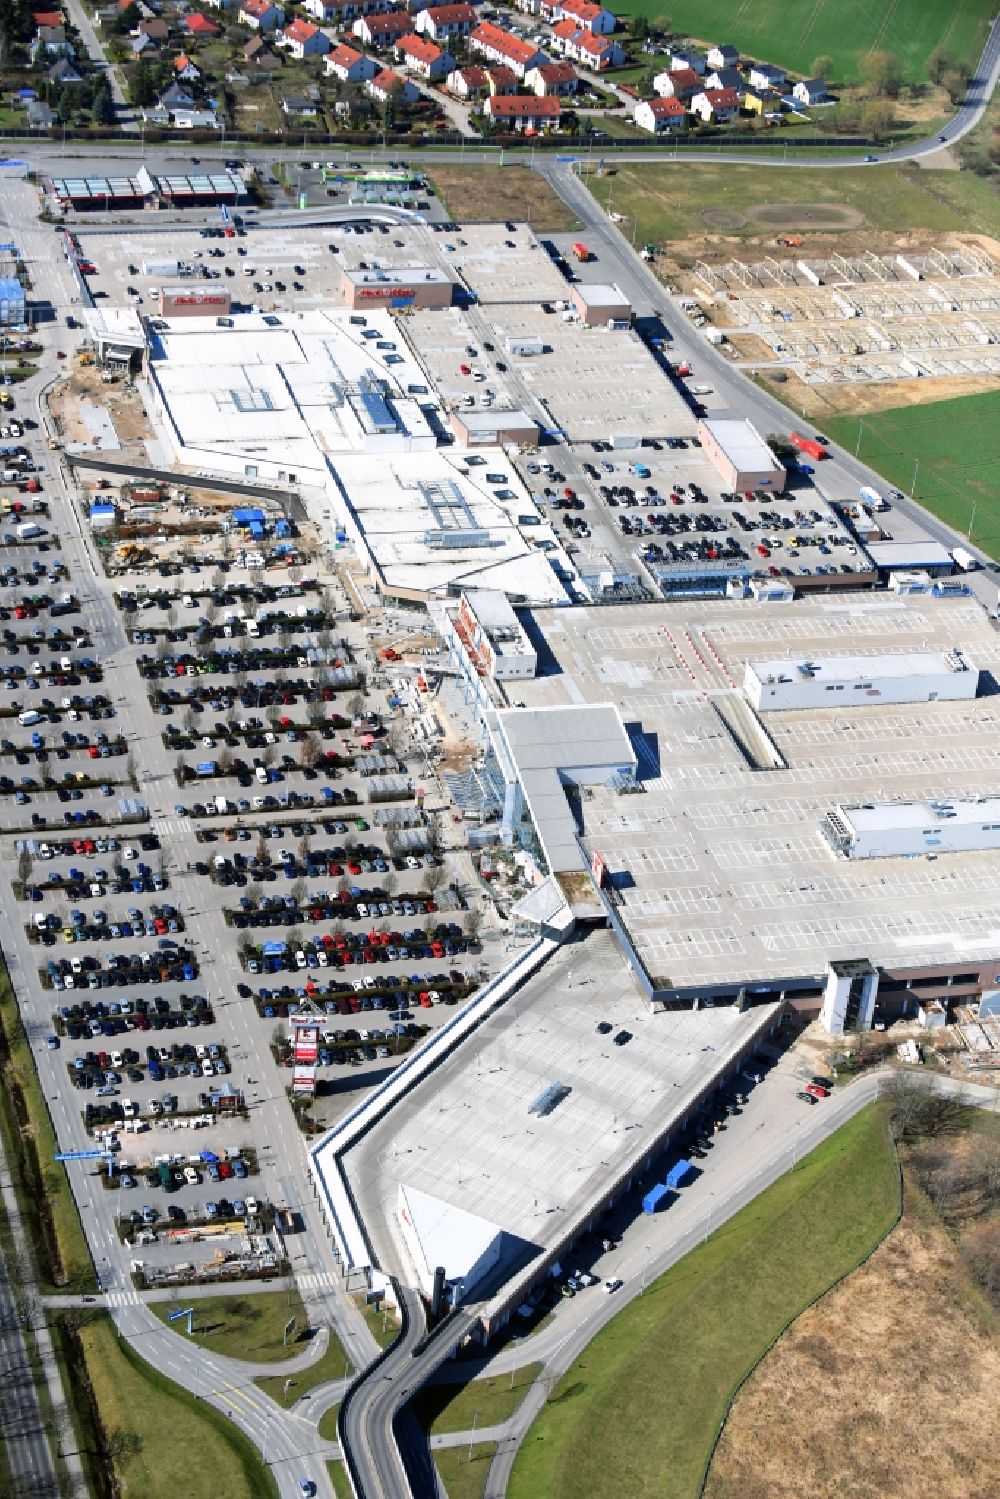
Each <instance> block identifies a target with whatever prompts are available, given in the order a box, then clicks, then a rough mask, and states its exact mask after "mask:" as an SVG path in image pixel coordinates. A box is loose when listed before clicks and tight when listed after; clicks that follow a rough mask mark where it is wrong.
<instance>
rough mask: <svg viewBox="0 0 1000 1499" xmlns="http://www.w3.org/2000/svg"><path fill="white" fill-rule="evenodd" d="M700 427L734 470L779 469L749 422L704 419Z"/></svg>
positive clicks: (771, 454)
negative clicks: (717, 446) (714, 442)
mask: <svg viewBox="0 0 1000 1499" xmlns="http://www.w3.org/2000/svg"><path fill="white" fill-rule="evenodd" d="M702 426H703V427H704V428H705V430H706V431H707V432H709V433H711V435H712V436H713V437H714V438H715V440H716V442H717V443H718V444H719V447H720V448H721V449H722V451H723V452H724V453H725V455H726V457H727V458H728V459H729V461H730V462H731V463H732V464H734V465H735V467H736V468H741V469H746V470H748V471H753V470H755V469H762V468H780V467H781V464H780V463H779V462H778V460H777V458H775V456H774V454H773V453H772V452H771V449H770V448H769V447H768V445H767V443H766V442H765V441H764V439H763V438H762V437H760V436H759V435H758V433H757V432H756V430H755V429H754V428H753V427H752V426H751V425H750V423H749V422H745V421H731V420H729V419H727V418H723V419H721V420H715V419H713V418H706V420H704V421H703V422H702Z"/></svg>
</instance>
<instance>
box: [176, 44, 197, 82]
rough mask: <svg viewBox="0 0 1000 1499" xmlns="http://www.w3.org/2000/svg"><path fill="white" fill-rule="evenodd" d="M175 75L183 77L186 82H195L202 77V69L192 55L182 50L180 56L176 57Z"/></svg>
mask: <svg viewBox="0 0 1000 1499" xmlns="http://www.w3.org/2000/svg"><path fill="white" fill-rule="evenodd" d="M174 77H175V78H181V79H183V81H184V82H185V83H194V82H195V80H196V79H198V78H200V77H201V69H200V68H197V67H195V65H194V63H193V62H192V61H191V59H190V57H187V56H186V55H185V54H184V53H183V52H182V53H181V55H180V57H175V58H174Z"/></svg>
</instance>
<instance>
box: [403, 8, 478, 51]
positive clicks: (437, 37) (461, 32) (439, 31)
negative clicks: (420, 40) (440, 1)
mask: <svg viewBox="0 0 1000 1499" xmlns="http://www.w3.org/2000/svg"><path fill="white" fill-rule="evenodd" d="M475 24H476V8H475V6H474V5H464V4H463V5H431V6H429V7H428V8H427V9H426V10H422V11H420V13H419V15H417V17H416V18H415V20H414V22H413V29H414V31H419V32H420V33H421V35H422V36H429V37H430V39H431V41H432V42H446V41H448V39H449V38H450V37H453V36H468V35H469V32H470V31H471V30H472V29H473V27H474V26H475Z"/></svg>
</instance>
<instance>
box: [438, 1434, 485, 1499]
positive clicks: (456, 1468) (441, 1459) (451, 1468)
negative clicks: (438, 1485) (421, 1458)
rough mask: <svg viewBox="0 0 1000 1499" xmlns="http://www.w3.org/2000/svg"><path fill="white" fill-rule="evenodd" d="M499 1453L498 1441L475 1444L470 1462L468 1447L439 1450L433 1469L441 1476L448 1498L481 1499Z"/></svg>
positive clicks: (442, 1448)
mask: <svg viewBox="0 0 1000 1499" xmlns="http://www.w3.org/2000/svg"><path fill="white" fill-rule="evenodd" d="M496 1450H497V1444H496V1442H476V1443H475V1444H474V1445H473V1448H472V1461H471V1462H470V1461H469V1449H468V1447H439V1448H438V1449H437V1451H436V1452H435V1453H434V1466H435V1468H437V1470H438V1473H439V1474H440V1475H441V1482H442V1483H443V1484H444V1486H445V1491H446V1492H447V1495H448V1499H482V1495H483V1491H484V1489H485V1488H486V1480H487V1478H488V1477H489V1474H490V1463H491V1462H492V1461H493V1458H494V1457H495V1455H496Z"/></svg>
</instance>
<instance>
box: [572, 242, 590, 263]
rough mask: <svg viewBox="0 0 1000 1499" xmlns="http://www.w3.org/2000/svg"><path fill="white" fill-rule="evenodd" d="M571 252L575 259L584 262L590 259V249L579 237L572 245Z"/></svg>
mask: <svg viewBox="0 0 1000 1499" xmlns="http://www.w3.org/2000/svg"><path fill="white" fill-rule="evenodd" d="M573 254H574V255H575V256H576V258H577V260H582V261H584V262H586V261H588V260H589V259H590V251H589V250H588V249H587V246H586V245H585V244H584V243H583V241H582V240H579V239H578V240H577V241H576V243H575V244H574V246H573Z"/></svg>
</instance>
